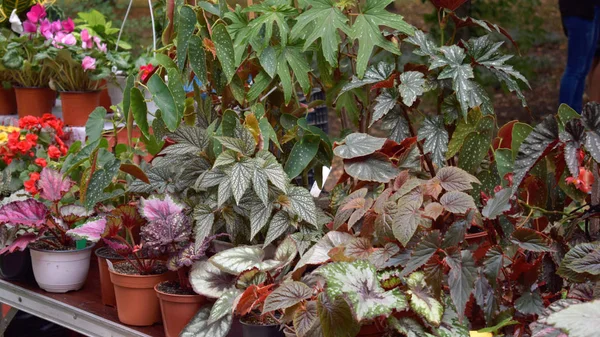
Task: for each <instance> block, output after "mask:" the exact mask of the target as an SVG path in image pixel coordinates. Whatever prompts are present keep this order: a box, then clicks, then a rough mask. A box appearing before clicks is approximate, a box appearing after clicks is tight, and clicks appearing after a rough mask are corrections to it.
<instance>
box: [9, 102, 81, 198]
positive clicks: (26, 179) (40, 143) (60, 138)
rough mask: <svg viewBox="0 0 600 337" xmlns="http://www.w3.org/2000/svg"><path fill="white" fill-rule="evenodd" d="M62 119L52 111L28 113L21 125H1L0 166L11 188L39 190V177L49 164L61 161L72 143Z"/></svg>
mask: <svg viewBox="0 0 600 337" xmlns="http://www.w3.org/2000/svg"><path fill="white" fill-rule="evenodd" d="M66 141H67V135H66V134H65V133H64V131H63V123H62V121H61V120H60V119H58V118H56V117H55V116H54V115H52V114H44V115H43V116H42V117H39V118H38V117H34V116H27V117H24V118H21V119H20V120H19V126H18V127H16V126H15V127H13V126H2V127H0V170H2V173H3V174H4V175H6V176H7V181H5V185H6V188H7V189H8V190H9V192H11V193H12V192H15V191H18V190H21V189H23V188H25V190H27V191H28V192H30V193H36V191H37V187H36V181H37V180H35V179H32V178H31V176H32V175H33V176H34V177H36V178H37V177H39V174H40V172H41V171H42V169H43V168H45V167H46V166H47V165H48V164H50V165H59V162H60V160H61V158H63V157H64V156H65V155H66V154H67V151H68V150H69V147H68V146H67V144H66Z"/></svg>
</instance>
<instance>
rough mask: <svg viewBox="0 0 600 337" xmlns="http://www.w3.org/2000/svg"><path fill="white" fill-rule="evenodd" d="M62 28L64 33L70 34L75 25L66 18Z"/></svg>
mask: <svg viewBox="0 0 600 337" xmlns="http://www.w3.org/2000/svg"><path fill="white" fill-rule="evenodd" d="M62 28H63V29H64V30H65V33H67V34H68V33H72V32H73V30H74V29H75V23H73V20H72V19H71V18H67V19H66V20H65V21H63V22H62Z"/></svg>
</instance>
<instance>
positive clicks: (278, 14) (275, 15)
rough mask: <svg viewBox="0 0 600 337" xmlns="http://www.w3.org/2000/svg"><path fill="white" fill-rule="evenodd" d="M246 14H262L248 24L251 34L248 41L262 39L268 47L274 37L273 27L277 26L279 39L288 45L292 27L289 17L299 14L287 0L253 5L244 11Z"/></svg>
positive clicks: (270, 0) (273, 0) (272, 0)
mask: <svg viewBox="0 0 600 337" xmlns="http://www.w3.org/2000/svg"><path fill="white" fill-rule="evenodd" d="M243 12H244V13H250V12H255V13H260V15H259V16H258V17H256V19H254V20H252V21H250V23H249V24H248V28H249V34H248V36H247V39H249V40H250V39H254V38H257V39H260V40H262V43H263V44H264V46H265V47H266V44H267V43H268V42H269V41H270V40H271V37H272V36H273V25H276V26H277V28H278V32H279V38H280V39H281V43H282V44H283V45H286V44H287V41H288V34H289V32H290V27H289V25H288V17H289V16H291V15H294V14H296V13H297V11H296V9H295V8H294V7H292V6H290V4H289V1H286V0H267V1H264V2H263V3H260V4H257V5H252V6H250V7H248V8H246V9H244V10H243Z"/></svg>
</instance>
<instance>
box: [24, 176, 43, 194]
mask: <svg viewBox="0 0 600 337" xmlns="http://www.w3.org/2000/svg"><path fill="white" fill-rule="evenodd" d="M38 180H40V174H39V173H37V172H31V173H29V180H27V181H26V182H24V183H23V186H25V190H26V191H27V192H29V193H31V194H33V195H35V194H37V193H38V189H37V181H38Z"/></svg>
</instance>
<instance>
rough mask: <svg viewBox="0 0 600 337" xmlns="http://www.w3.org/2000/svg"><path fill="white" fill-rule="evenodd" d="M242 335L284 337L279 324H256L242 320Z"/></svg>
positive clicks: (246, 336) (249, 336)
mask: <svg viewBox="0 0 600 337" xmlns="http://www.w3.org/2000/svg"><path fill="white" fill-rule="evenodd" d="M240 323H241V324H242V332H243V337H285V334H284V333H283V330H281V329H280V328H281V326H280V325H256V324H250V323H246V322H244V321H242V320H241V319H240Z"/></svg>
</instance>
